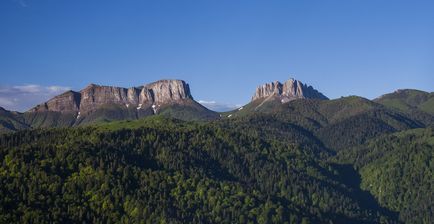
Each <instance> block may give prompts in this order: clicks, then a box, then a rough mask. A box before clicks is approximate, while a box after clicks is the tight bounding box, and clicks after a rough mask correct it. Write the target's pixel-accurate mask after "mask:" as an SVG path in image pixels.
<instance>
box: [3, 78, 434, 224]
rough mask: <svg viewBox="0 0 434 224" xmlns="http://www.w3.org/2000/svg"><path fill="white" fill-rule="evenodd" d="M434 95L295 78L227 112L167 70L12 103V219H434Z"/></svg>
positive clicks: (6, 212) (8, 142)
mask: <svg viewBox="0 0 434 224" xmlns="http://www.w3.org/2000/svg"><path fill="white" fill-rule="evenodd" d="M431 97H432V94H431V93H425V92H422V91H416V90H400V91H397V92H395V93H391V94H386V95H385V96H383V97H381V98H378V99H376V100H374V101H372V100H368V99H365V98H363V97H358V96H349V97H341V98H338V99H333V100H328V99H327V97H325V96H324V95H323V94H321V93H320V92H318V91H317V90H315V89H314V88H313V87H310V86H307V85H305V84H302V83H301V82H300V81H297V80H294V79H291V80H289V81H287V82H285V83H283V84H282V83H280V82H274V83H270V84H265V85H263V86H260V87H258V89H257V90H256V92H255V95H254V96H253V97H252V101H251V102H250V103H248V104H247V105H245V106H243V107H240V108H238V109H236V110H233V111H229V112H225V113H221V114H217V113H215V112H212V111H209V110H207V109H206V108H204V107H203V106H202V105H200V104H198V103H197V102H196V101H194V99H193V97H192V96H191V93H190V89H189V88H188V85H187V84H186V83H185V82H183V81H179V80H163V81H158V82H155V83H152V84H149V85H144V86H141V87H133V88H129V89H126V88H119V87H109V86H98V85H95V84H91V85H89V86H88V87H86V88H85V89H83V90H81V91H79V92H74V91H68V92H66V93H64V94H61V95H59V96H56V97H54V98H53V99H51V100H49V101H47V102H46V103H43V104H41V105H38V106H36V107H35V108H33V109H32V110H30V111H28V112H25V113H17V112H11V111H7V110H4V109H3V108H0V132H5V131H11V132H14V133H10V134H1V135H0V182H1V183H2V184H3V185H2V186H4V187H2V188H0V205H2V206H0V220H4V222H9V223H26V222H30V223H39V222H54V223H57V222H83V221H85V222H91V223H92V222H96V223H99V222H104V223H107V222H111V223H119V222H140V220H146V222H150V223H158V222H165V223H433V221H432V220H433V218H434V216H433V213H432V211H433V208H434V204H433V197H432V189H433V186H434V182H433V178H432V176H433V164H434V161H433V158H434V154H433V152H434V151H433V147H434V133H433V128H431V127H433V125H434V115H433V114H432V113H431V112H430V108H431V105H432V104H431V102H432V101H431V100H432V98H431ZM152 115H156V116H152ZM146 116H149V117H147V118H143V119H139V118H141V117H146ZM174 118H175V119H174ZM114 120H118V121H114ZM132 120H134V121H132ZM182 120H189V121H191V120H192V121H193V122H185V121H182ZM197 120H200V121H209V122H194V121H197ZM106 121H113V122H106ZM84 125H86V126H85V127H83V126H84ZM72 126H73V127H74V128H42V127H72ZM76 126H78V127H76ZM33 128H40V129H36V130H25V131H17V130H22V129H33ZM15 131H16V132H15ZM41 186H47V187H41ZM35 195H36V196H37V197H36V196H35ZM101 208H103V209H101Z"/></svg>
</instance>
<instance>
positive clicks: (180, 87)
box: [144, 80, 193, 103]
mask: <svg viewBox="0 0 434 224" xmlns="http://www.w3.org/2000/svg"><path fill="white" fill-rule="evenodd" d="M144 89H147V90H149V92H150V93H151V95H152V96H153V101H154V102H155V103H165V102H176V101H179V100H183V99H193V97H192V96H191V94H190V88H189V86H188V84H187V83H185V82H184V81H182V80H161V81H158V82H154V83H151V84H148V85H146V86H144Z"/></svg>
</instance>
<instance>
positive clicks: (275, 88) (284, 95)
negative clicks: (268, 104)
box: [252, 78, 328, 103]
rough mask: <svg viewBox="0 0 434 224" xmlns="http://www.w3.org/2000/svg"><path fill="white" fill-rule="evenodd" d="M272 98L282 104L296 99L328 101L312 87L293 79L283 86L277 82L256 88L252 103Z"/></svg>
mask: <svg viewBox="0 0 434 224" xmlns="http://www.w3.org/2000/svg"><path fill="white" fill-rule="evenodd" d="M271 96H275V97H278V98H280V99H281V101H282V103H284V102H289V101H291V100H295V99H328V98H327V97H326V96H324V95H323V94H322V93H320V92H318V91H317V90H315V89H314V88H313V87H312V86H308V85H306V84H303V83H302V82H300V81H298V80H295V79H293V78H291V79H289V80H288V81H286V82H284V83H283V84H282V83H280V82H279V81H275V82H272V83H266V84H263V85H261V86H259V87H258V88H256V92H255V95H254V96H253V97H252V101H255V100H259V99H265V98H268V97H271Z"/></svg>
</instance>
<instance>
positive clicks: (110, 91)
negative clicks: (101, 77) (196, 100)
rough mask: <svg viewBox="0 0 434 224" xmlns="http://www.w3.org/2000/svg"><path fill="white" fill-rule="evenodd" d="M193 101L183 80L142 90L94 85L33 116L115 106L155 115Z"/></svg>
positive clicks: (40, 107) (53, 102) (55, 101)
mask: <svg viewBox="0 0 434 224" xmlns="http://www.w3.org/2000/svg"><path fill="white" fill-rule="evenodd" d="M184 99H191V100H193V97H192V96H191V93H190V88H189V86H188V84H187V83H185V82H184V81H182V80H160V81H157V82H154V83H151V84H147V85H144V86H141V87H131V88H128V89H127V88H122V87H114V86H100V85H96V84H90V85H88V86H87V87H86V88H84V89H83V90H81V91H80V92H74V91H68V92H65V93H63V94H61V95H59V96H56V97H54V98H52V99H50V100H49V101H47V102H45V103H42V104H40V105H38V106H36V107H34V108H33V109H31V110H30V112H44V111H54V112H62V113H67V112H80V113H88V112H92V111H94V110H96V109H98V108H100V107H101V106H103V105H107V104H115V105H121V106H125V107H127V108H129V107H130V106H131V107H136V108H137V110H141V109H144V110H146V109H150V108H152V109H153V110H154V112H155V111H156V110H157V109H158V108H159V107H161V106H163V105H166V104H172V103H175V104H176V103H180V102H181V101H182V100H184Z"/></svg>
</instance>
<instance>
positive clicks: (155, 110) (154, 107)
mask: <svg viewBox="0 0 434 224" xmlns="http://www.w3.org/2000/svg"><path fill="white" fill-rule="evenodd" d="M152 110H153V111H154V114H156V113H157V106H155V104H154V105H152Z"/></svg>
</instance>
